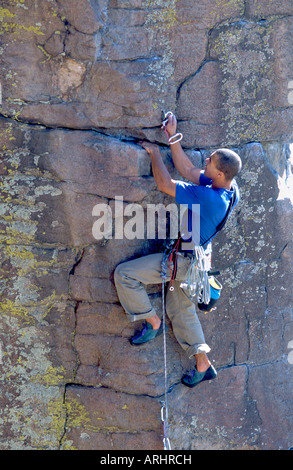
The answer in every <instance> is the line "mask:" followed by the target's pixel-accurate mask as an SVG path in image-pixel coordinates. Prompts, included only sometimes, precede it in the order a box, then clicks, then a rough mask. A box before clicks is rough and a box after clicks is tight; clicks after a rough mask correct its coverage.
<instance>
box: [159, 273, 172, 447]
mask: <svg viewBox="0 0 293 470" xmlns="http://www.w3.org/2000/svg"><path fill="white" fill-rule="evenodd" d="M162 310H163V337H164V375H165V401H164V402H163V406H162V408H161V420H162V423H163V427H164V438H163V444H164V450H171V444H170V440H169V438H168V397H167V393H168V376H167V341H166V314H165V279H163V282H162Z"/></svg>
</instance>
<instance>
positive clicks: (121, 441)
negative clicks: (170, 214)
mask: <svg viewBox="0 0 293 470" xmlns="http://www.w3.org/2000/svg"><path fill="white" fill-rule="evenodd" d="M292 27H293V6H292V2H290V1H282V2H281V1H274V2H271V1H269V0H263V1H261V2H259V1H258V2H256V1H254V0H246V1H244V0H243V1H242V0H237V1H236V0H235V1H230V2H225V1H222V0H207V1H205V2H199V1H197V0H192V1H190V0H165V1H162V0H63V1H62V2H59V1H57V0H43V1H42V2H41V1H39V0H19V1H16V0H3V1H2V2H1V7H0V65H1V88H0V90H1V117H0V148H1V162H0V175H1V205H0V211H1V220H0V237H1V240H0V250H1V265H0V269H1V276H0V285H1V305H0V311H1V333H0V362H1V372H2V373H1V379H0V381H1V398H0V403H1V407H0V409H1V412H0V413H1V424H2V433H1V437H0V448H1V449H3V450H5V449H8V450H12V449H22V450H24V449H50V450H53V449H62V450H66V449H103V450H107V449H115V450H122V449H140V450H143V449H158V450H159V449H162V448H163V441H162V439H163V435H162V434H163V426H162V423H161V421H160V410H161V401H162V400H163V399H164V362H163V339H162V337H159V338H157V339H156V340H155V341H154V342H153V344H149V345H145V346H144V347H142V348H133V347H132V346H131V345H130V344H129V342H128V338H129V336H131V335H132V334H133V332H134V331H135V330H136V328H137V326H136V325H133V324H131V325H130V324H128V323H127V321H126V318H125V314H124V312H123V309H122V307H121V306H120V304H119V302H118V298H117V294H116V290H115V287H114V284H113V271H114V269H115V266H116V265H117V264H118V263H120V262H121V261H124V260H128V259H131V258H133V257H137V256H140V255H143V254H146V253H149V252H152V251H154V250H157V249H159V248H160V246H161V243H160V241H158V239H148V238H147V236H146V235H147V227H146V225H145V226H144V227H142V228H141V227H140V228H139V227H137V226H135V221H134V220H133V219H131V217H133V212H132V210H134V211H135V210H138V207H139V208H140V209H141V210H145V211H146V209H147V205H148V204H159V203H161V204H169V203H171V202H172V200H170V198H168V197H166V196H164V195H163V194H162V193H159V192H158V191H157V189H156V185H155V183H154V179H153V177H152V172H151V168H150V162H149V159H148V157H147V155H146V152H145V151H144V150H143V149H142V148H141V147H139V146H138V145H137V144H135V142H134V138H144V139H148V140H150V141H153V142H156V143H158V144H159V145H160V146H161V151H162V154H163V156H164V159H165V162H166V164H167V167H168V169H169V170H170V172H171V174H172V176H173V177H174V178H177V179H178V178H179V176H178V174H177V173H176V171H175V170H174V168H173V165H172V162H171V159H170V152H169V149H168V148H167V146H166V138H165V134H164V133H163V132H162V131H161V129H160V116H161V110H162V109H164V110H165V111H167V110H169V109H171V110H172V111H174V112H176V115H177V117H178V121H179V130H180V131H181V132H183V134H184V140H183V146H184V148H185V150H186V152H187V153H188V155H189V156H190V158H191V159H192V160H193V161H194V163H195V164H196V165H199V166H201V165H203V163H204V160H205V158H206V157H207V156H208V155H209V153H210V151H211V150H212V149H214V148H217V147H219V146H229V147H231V148H235V149H236V150H237V151H238V152H239V153H240V155H241V158H242V160H243V170H242V172H241V174H240V176H239V178H238V184H239V187H240V191H241V202H240V203H239V205H238V207H237V210H235V211H234V213H233V216H232V217H231V219H230V220H229V222H228V223H227V225H226V227H225V229H224V230H223V232H222V233H220V234H219V235H218V236H217V239H216V241H215V242H214V244H213V251H214V253H213V268H215V269H220V270H221V275H220V277H219V279H220V281H221V282H222V284H223V286H224V288H223V293H222V296H221V299H220V300H219V303H218V308H217V310H216V311H215V312H212V313H210V314H208V315H204V314H201V313H200V318H201V320H202V325H203V328H204V331H205V335H206V339H207V342H208V344H209V345H210V346H211V348H212V352H211V354H210V359H211V360H212V361H213V364H214V365H215V367H216V368H217V369H218V378H217V380H215V381H213V382H211V383H208V382H205V383H203V384H201V385H200V386H199V387H196V388H195V389H192V390H190V389H187V388H186V387H184V386H183V385H182V384H181V382H180V378H181V376H182V374H183V373H184V372H185V371H186V370H188V369H191V368H192V367H193V362H192V361H190V360H188V359H187V358H186V357H185V356H184V354H183V352H182V351H181V349H180V347H179V346H178V344H177V342H176V340H175V338H174V335H173V332H172V328H171V327H169V330H168V334H167V357H168V366H167V377H168V387H170V392H169V394H168V406H169V438H170V440H171V445H172V449H186V450H188V449H288V448H290V447H292V445H293V435H292V427H293V418H292V416H293V409H292V389H293V373H292V372H293V358H292V351H291V350H292V349H293V343H292V341H293V313H292V312H293V293H292V287H291V286H292V280H293V242H292V231H293V230H292V229H293V212H292V207H293V189H292V188H293V185H292V176H291V168H292V152H293V148H292V144H291V145H290V142H292V140H293V139H292V128H293V99H292V93H293V55H292V50H293V48H292V45H293V44H292V34H291V32H292ZM117 201H118V202H117ZM131 204H132V205H131ZM133 204H134V205H133ZM101 208H102V209H103V211H104V213H105V214H108V217H105V219H103V220H104V224H100V225H95V223H96V224H99V220H100V221H101V215H102V211H101ZM131 220H132V232H133V233H134V235H133V237H132V238H133V239H129V237H128V238H126V237H125V236H123V233H122V236H121V227H122V230H123V228H124V229H125V227H126V224H127V223H131ZM97 227H98V228H99V230H100V232H99V233H101V232H103V234H104V235H105V236H104V237H100V238H99V237H97V233H98V231H97ZM149 294H150V296H151V298H152V301H153V305H154V306H155V307H157V309H158V312H159V314H161V308H162V307H161V287H160V286H155V287H153V288H150V289H149ZM167 321H168V320H167Z"/></svg>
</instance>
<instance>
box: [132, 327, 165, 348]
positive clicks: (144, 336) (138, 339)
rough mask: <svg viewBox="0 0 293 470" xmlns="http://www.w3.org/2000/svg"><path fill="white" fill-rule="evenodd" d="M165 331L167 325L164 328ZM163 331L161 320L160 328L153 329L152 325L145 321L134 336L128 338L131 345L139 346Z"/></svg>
mask: <svg viewBox="0 0 293 470" xmlns="http://www.w3.org/2000/svg"><path fill="white" fill-rule="evenodd" d="M165 330H166V331H167V327H166V328H165ZM162 333H163V322H161V325H160V328H159V329H158V330H154V329H153V327H152V325H151V324H150V323H148V322H146V323H145V324H144V326H143V329H142V330H141V331H140V332H139V333H137V334H136V335H135V336H132V338H130V340H129V341H130V343H131V344H132V345H133V346H139V345H140V344H144V343H147V342H148V341H150V340H151V339H154V338H155V337H156V336H159V335H161V334H162Z"/></svg>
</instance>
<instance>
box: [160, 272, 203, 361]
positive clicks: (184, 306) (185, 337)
mask: <svg viewBox="0 0 293 470" xmlns="http://www.w3.org/2000/svg"><path fill="white" fill-rule="evenodd" d="M180 283H181V280H177V277H176V280H175V281H174V282H173V287H174V290H173V291H170V290H169V289H168V291H167V296H166V311H167V314H168V317H169V318H170V320H171V322H172V327H173V331H174V335H175V336H176V339H177V341H178V342H179V344H180V346H181V347H182V348H183V349H184V351H185V352H186V354H187V355H188V357H189V358H191V357H193V356H195V357H196V360H197V363H198V366H199V368H200V369H204V368H205V366H207V367H206V369H208V367H209V365H210V363H209V361H208V359H207V356H206V353H208V352H209V351H210V347H209V346H208V345H207V344H206V342H205V337H204V333H203V330H202V327H201V324H200V321H199V319H198V316H197V313H196V308H195V305H194V303H193V302H192V300H191V299H190V297H189V296H188V294H187V293H186V291H185V290H184V289H182V288H181V287H180ZM206 369H205V370H206Z"/></svg>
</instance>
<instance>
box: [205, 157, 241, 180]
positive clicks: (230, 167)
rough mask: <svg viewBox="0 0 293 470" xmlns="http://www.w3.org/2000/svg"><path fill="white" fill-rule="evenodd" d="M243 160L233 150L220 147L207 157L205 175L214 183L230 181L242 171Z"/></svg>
mask: <svg viewBox="0 0 293 470" xmlns="http://www.w3.org/2000/svg"><path fill="white" fill-rule="evenodd" d="M241 168H242V162H241V158H240V157H239V155H238V154H237V153H236V152H234V151H233V150H229V149H218V150H216V151H215V152H213V153H212V154H211V156H210V157H209V158H207V159H206V166H205V175H206V176H207V177H208V178H210V179H212V180H213V182H214V183H216V184H217V183H219V184H220V186H221V184H222V183H223V184H225V183H229V182H231V181H232V180H233V178H234V177H235V176H236V175H237V174H238V173H239V172H240V170H241Z"/></svg>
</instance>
